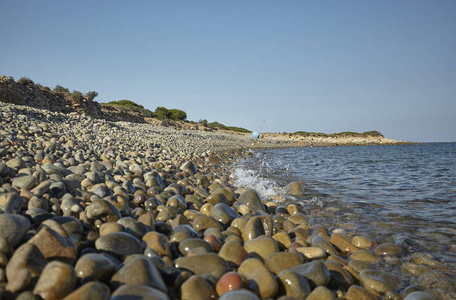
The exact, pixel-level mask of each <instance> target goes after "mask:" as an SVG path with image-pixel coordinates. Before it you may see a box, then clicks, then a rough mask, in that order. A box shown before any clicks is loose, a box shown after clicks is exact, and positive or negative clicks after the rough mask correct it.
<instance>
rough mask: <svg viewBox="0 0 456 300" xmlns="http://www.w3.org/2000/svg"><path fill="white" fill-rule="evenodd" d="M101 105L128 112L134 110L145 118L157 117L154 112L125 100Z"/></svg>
mask: <svg viewBox="0 0 456 300" xmlns="http://www.w3.org/2000/svg"><path fill="white" fill-rule="evenodd" d="M100 104H101V105H106V106H114V107H120V108H123V109H127V110H132V111H134V112H137V113H140V114H141V115H142V116H143V117H145V118H153V117H155V114H154V113H153V112H152V111H150V110H148V109H146V108H144V106H142V105H139V104H136V103H135V102H133V101H130V100H125V99H124V100H118V101H111V102H108V103H100Z"/></svg>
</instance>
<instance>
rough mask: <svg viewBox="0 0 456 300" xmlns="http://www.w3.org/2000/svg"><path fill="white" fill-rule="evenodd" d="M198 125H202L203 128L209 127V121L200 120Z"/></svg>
mask: <svg viewBox="0 0 456 300" xmlns="http://www.w3.org/2000/svg"><path fill="white" fill-rule="evenodd" d="M198 124H200V125H201V126H207V120H206V119H204V120H199V121H198Z"/></svg>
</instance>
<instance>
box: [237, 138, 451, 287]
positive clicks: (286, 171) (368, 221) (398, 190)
mask: <svg viewBox="0 0 456 300" xmlns="http://www.w3.org/2000/svg"><path fill="white" fill-rule="evenodd" d="M234 174H235V181H236V184H237V185H241V186H247V187H252V188H254V189H256V190H257V191H258V192H259V193H260V195H261V197H262V198H263V199H268V198H270V199H271V200H276V201H277V200H278V201H284V202H286V201H297V202H299V203H301V204H302V207H303V209H304V210H305V212H306V214H307V215H308V216H310V218H311V220H310V223H311V224H322V225H325V226H327V227H328V229H329V230H330V231H331V230H337V231H338V232H342V233H345V234H347V235H352V236H353V235H361V236H364V237H366V238H368V239H370V240H372V241H374V242H376V243H379V244H381V243H394V244H397V245H400V246H401V247H402V249H403V250H404V253H405V258H403V259H404V262H405V261H406V259H407V255H408V256H409V257H410V255H412V254H413V253H416V252H420V253H424V254H426V255H430V256H429V257H432V259H434V260H436V261H438V262H439V268H443V269H444V271H445V272H447V271H448V272H450V273H448V274H449V276H450V277H449V278H450V279H451V276H453V275H454V276H455V277H454V283H455V286H456V143H430V144H418V145H394V146H391V145H389V146H354V147H329V148H327V147H313V148H309V147H301V148H290V149H273V150H262V151H256V152H255V156H254V157H251V158H248V159H245V160H242V161H241V162H239V164H238V165H237V167H236V170H235V173H234ZM293 181H302V182H303V183H304V184H305V189H306V194H305V196H303V197H299V198H291V199H290V197H287V196H286V195H285V192H284V191H283V187H284V186H285V185H286V184H288V183H290V182H293ZM389 267H390V268H388V266H383V268H385V269H386V271H388V272H390V273H393V274H395V275H396V276H398V277H400V279H401V280H402V281H404V284H411V283H414V282H413V280H412V279H410V278H409V276H407V275H404V274H403V273H402V272H401V268H400V266H397V265H395V266H389ZM453 272H454V273H453ZM447 278H448V277H447Z"/></svg>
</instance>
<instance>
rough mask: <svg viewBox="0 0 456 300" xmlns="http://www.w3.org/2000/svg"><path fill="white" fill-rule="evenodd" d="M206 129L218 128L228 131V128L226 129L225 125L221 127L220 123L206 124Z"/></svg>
mask: <svg viewBox="0 0 456 300" xmlns="http://www.w3.org/2000/svg"><path fill="white" fill-rule="evenodd" d="M207 127H209V128H213V129H215V128H219V129H224V130H228V127H226V126H225V125H223V124H222V123H219V122H211V123H207Z"/></svg>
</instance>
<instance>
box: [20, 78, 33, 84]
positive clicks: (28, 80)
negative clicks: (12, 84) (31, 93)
mask: <svg viewBox="0 0 456 300" xmlns="http://www.w3.org/2000/svg"><path fill="white" fill-rule="evenodd" d="M17 82H18V83H20V84H22V85H34V84H35V83H34V82H33V80H31V79H30V78H28V77H22V78H21V79H19V80H18V81H17Z"/></svg>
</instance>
